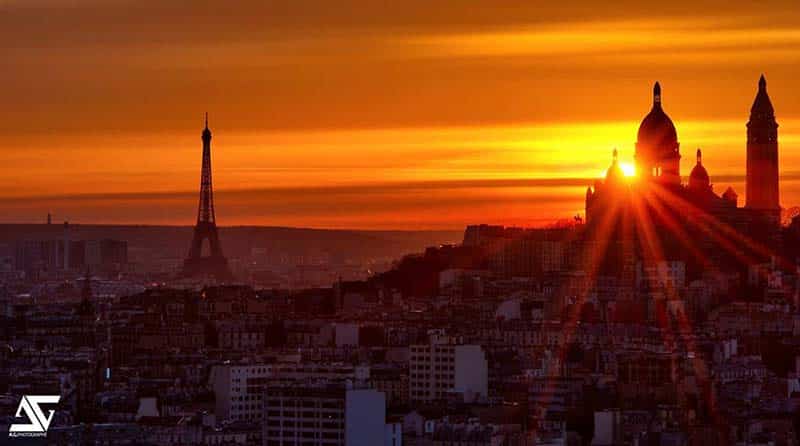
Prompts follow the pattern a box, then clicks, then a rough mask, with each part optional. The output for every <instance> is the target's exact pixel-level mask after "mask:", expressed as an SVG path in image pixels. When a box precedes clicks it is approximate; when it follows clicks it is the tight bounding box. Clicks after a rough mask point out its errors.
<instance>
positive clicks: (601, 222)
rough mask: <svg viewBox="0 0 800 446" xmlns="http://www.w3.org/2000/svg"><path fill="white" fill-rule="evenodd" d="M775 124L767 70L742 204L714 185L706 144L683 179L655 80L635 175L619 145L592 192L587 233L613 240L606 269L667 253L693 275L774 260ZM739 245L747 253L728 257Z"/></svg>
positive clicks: (755, 111)
mask: <svg viewBox="0 0 800 446" xmlns="http://www.w3.org/2000/svg"><path fill="white" fill-rule="evenodd" d="M777 127H778V124H777V123H776V122H775V115H774V110H773V107H772V103H771V101H770V99H769V96H768V95H767V83H766V80H765V79H764V77H763V76H762V77H761V79H760V80H759V84H758V93H757V94H756V98H755V101H754V102H753V106H752V108H751V111H750V120H749V122H748V123H747V204H746V206H745V207H738V203H737V200H738V196H737V194H736V192H734V191H733V189H732V188H730V187H729V188H727V189H726V190H725V192H724V193H723V194H722V195H718V194H717V193H716V192H715V191H714V190H713V184H712V183H711V177H710V176H709V173H708V170H707V168H708V166H707V165H706V164H705V163H704V162H703V158H702V152H701V150H700V149H697V153H696V157H697V160H696V164H695V166H694V168H693V169H692V171H691V173H690V175H689V178H688V182H687V183H683V182H682V178H681V172H680V159H681V153H680V143H679V142H678V133H677V130H676V128H675V125H674V123H673V122H672V119H670V117H669V116H668V115H667V114H666V112H665V111H664V108H663V105H662V95H661V86H660V85H659V83H657V82H656V84H655V86H654V88H653V105H652V108H651V110H650V112H649V113H648V114H647V115H646V116H645V117H644V119H643V120H642V122H641V124H640V126H639V131H638V134H637V142H636V152H635V155H634V160H635V165H636V177H635V178H633V179H630V180H628V179H626V178H625V177H624V173H623V171H622V168H621V162H620V161H619V159H618V153H617V151H616V149H615V150H614V152H613V156H612V162H611V166H610V167H609V168H608V171H607V172H606V175H605V178H604V179H600V180H597V181H596V182H595V184H594V186H593V187H589V188H588V189H587V191H586V208H585V210H586V222H587V239H590V240H603V241H604V242H608V246H609V249H608V253H607V254H606V256H605V257H606V258H605V259H604V261H605V262H606V263H607V265H603V269H604V271H603V272H605V273H609V272H611V273H616V274H617V275H618V276H620V277H622V276H624V275H625V274H624V272H623V271H625V270H629V269H630V268H629V266H625V265H624V263H625V261H626V260H629V259H631V258H633V257H634V256H635V257H636V258H637V259H646V258H648V257H649V258H658V257H661V258H664V259H667V260H679V261H683V262H684V263H685V264H686V270H687V271H686V275H687V280H691V279H696V278H698V277H699V275H700V274H701V273H702V271H703V270H705V269H708V265H709V263H710V264H712V265H715V266H717V267H722V268H723V269H734V270H741V269H744V268H746V266H747V265H746V264H747V263H752V262H763V261H766V260H768V257H769V254H768V253H767V251H770V250H771V251H773V252H774V251H775V250H777V249H778V247H779V246H780V231H781V228H780V205H779V201H778V198H779V195H778V155H777V150H778V142H777V138H778V136H777ZM676 235H677V236H676ZM648 238H649V240H647V239H648ZM654 242H655V243H654ZM733 248H736V249H740V250H741V255H738V256H730V255H727V256H726V255H725V252H729V251H731V249H733ZM700 259H703V260H707V261H708V262H706V263H705V264H703V263H702V260H700ZM628 279H631V278H630V277H628ZM623 280H625V278H624V277H623Z"/></svg>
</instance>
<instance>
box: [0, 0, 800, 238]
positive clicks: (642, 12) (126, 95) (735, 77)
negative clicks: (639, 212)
mask: <svg viewBox="0 0 800 446" xmlns="http://www.w3.org/2000/svg"><path fill="white" fill-rule="evenodd" d="M300 3H303V4H302V5H294V4H293V5H287V6H286V7H285V10H283V11H281V14H274V12H275V11H274V10H273V8H274V7H271V6H270V5H266V4H263V3H261V2H249V1H245V2H241V3H239V4H237V5H235V6H230V7H229V8H228V9H229V10H228V14H226V15H225V16H224V17H220V16H219V15H218V14H217V13H216V10H215V8H213V7H205V6H204V7H196V8H193V13H192V14H191V15H188V16H187V15H186V14H185V10H184V8H181V7H179V5H170V4H157V3H144V2H143V3H141V4H137V5H127V6H126V5H119V4H115V3H113V2H109V3H103V2H88V1H87V2H76V3H75V4H74V5H71V6H66V5H63V4H60V3H59V2H41V3H38V4H37V5H31V4H30V3H28V2H22V1H9V2H5V3H3V5H2V6H0V10H2V11H3V12H4V14H2V15H0V23H2V24H3V25H4V26H3V27H2V28H0V35H2V37H3V39H2V40H0V42H2V43H0V47H2V48H3V49H4V54H6V55H7V64H6V65H7V67H10V68H9V69H7V70H5V71H4V72H2V73H0V79H2V81H3V83H4V85H5V86H6V87H7V88H6V91H7V94H6V97H5V98H4V102H5V104H6V107H3V109H2V110H0V135H2V137H3V139H2V140H3V145H2V146H0V153H2V155H3V159H4V162H3V163H2V165H0V205H2V206H3V208H4V210H5V211H6V212H5V214H4V218H3V219H2V220H3V222H40V221H43V219H44V217H43V216H44V215H46V214H47V212H52V213H53V215H54V216H56V218H57V219H59V220H62V219H68V220H71V221H74V222H77V223H81V222H82V223H150V224H191V223H192V221H193V220H194V217H195V216H194V211H193V210H194V209H196V206H197V203H196V193H197V187H198V183H199V167H200V130H201V128H202V116H203V113H204V112H205V111H208V112H210V126H211V130H212V131H213V134H214V139H213V141H212V152H213V153H212V158H213V166H214V187H215V191H217V192H218V195H217V212H218V220H219V224H220V225H223V226H226V225H241V224H258V225H282V226H311V227H331V228H367V229H369V228H392V229H421V228H431V229H438V228H448V229H460V228H462V227H463V226H464V225H466V224H471V223H480V222H488V223H498V224H508V225H542V224H547V223H548V222H552V221H555V220H559V219H564V218H571V217H572V216H574V215H575V214H578V213H581V214H582V213H583V197H584V193H585V189H586V187H588V186H591V184H592V182H593V181H594V179H596V178H597V177H598V174H599V173H601V172H602V173H603V174H604V173H605V171H606V169H607V168H608V166H609V164H610V161H611V151H612V149H613V148H615V147H616V148H618V149H619V159H620V163H621V166H622V168H623V169H624V170H625V173H626V175H628V176H630V175H632V174H633V172H632V165H633V164H632V163H633V152H634V143H635V140H636V131H637V128H638V125H639V122H640V120H641V119H642V117H643V116H644V115H645V114H646V113H647V111H648V110H649V108H650V105H651V94H650V91H651V87H652V84H653V82H654V81H656V80H659V81H661V85H662V87H663V89H664V91H663V98H664V108H665V110H666V112H667V113H668V114H669V115H670V116H671V118H672V119H673V121H674V123H675V125H676V128H677V131H678V140H679V141H680V143H681V153H682V155H683V158H682V162H681V171H682V173H683V175H684V176H685V175H688V173H689V172H690V170H691V168H692V167H693V165H694V156H693V154H694V151H695V149H696V148H697V147H700V148H702V149H703V154H704V165H705V166H706V168H707V169H708V171H709V174H710V176H711V181H712V183H714V184H715V191H717V192H718V193H720V192H721V191H722V190H724V188H725V187H727V186H732V187H733V188H734V189H735V190H736V191H737V192H738V193H739V197H740V200H742V201H741V202H743V200H744V199H745V197H744V192H745V191H744V186H743V183H742V181H743V180H742V179H743V175H744V164H745V139H746V133H745V122H746V121H747V118H748V113H749V108H750V105H751V104H752V100H753V98H754V96H755V93H756V85H757V80H758V77H759V76H760V74H761V73H762V72H763V73H766V75H767V80H768V82H769V87H768V88H769V91H770V96H771V97H772V100H773V103H774V105H775V109H776V115H777V119H778V123H779V124H780V129H779V145H780V148H779V152H780V163H781V172H782V175H783V181H782V183H781V201H782V204H783V205H784V206H785V207H791V206H794V205H796V204H800V181H798V179H797V178H796V176H797V173H796V172H795V171H794V168H793V166H795V165H797V161H798V160H800V92H798V91H797V89H795V88H794V85H795V73H794V72H795V67H796V66H797V63H798V62H800V51H797V47H798V46H799V45H800V26H798V23H800V11H798V10H797V8H796V7H794V6H795V5H793V3H791V2H780V1H776V2H771V6H772V7H770V8H761V9H760V11H759V13H758V14H755V15H754V14H753V11H752V10H751V9H750V8H747V7H744V6H741V7H740V6H737V5H727V4H726V8H725V9H724V10H723V9H719V8H718V7H714V6H698V5H694V4H693V7H694V8H697V11H696V12H695V14H694V15H692V16H687V15H686V13H685V8H683V7H681V5H679V4H676V5H674V8H673V7H670V6H664V7H663V10H658V11H656V10H654V9H653V8H651V7H648V8H643V7H639V6H636V5H627V4H626V5H609V6H608V7H606V8H603V10H602V11H598V10H597V8H596V7H594V5H592V4H591V2H577V3H575V4H574V5H570V6H569V7H566V6H557V5H556V6H553V5H547V6H544V5H530V6H528V5H516V6H515V7H514V8H496V7H491V8H490V7H483V6H475V8H476V9H477V10H478V11H476V10H470V11H466V8H464V7H463V5H460V4H459V3H458V2H451V1H447V0H442V1H439V0H436V1H434V2H433V3H430V2H426V3H425V4H421V3H420V4H415V3H414V2H404V3H403V4H398V5H391V6H387V7H386V8H387V9H388V10H387V9H380V8H378V9H376V8H375V7H374V5H371V4H370V3H369V2H361V1H354V2H352V5H343V6H342V7H341V8H337V9H336V10H331V9H330V8H325V7H324V4H323V3H322V2H317V1H315V0H308V1H307V2H300ZM678 3H680V2H678ZM131 8H133V9H134V11H131ZM476 12H478V13H477V14H476ZM141 17H151V18H152V20H151V21H148V22H147V23H143V22H142V21H141V19H140V18H141ZM43 18H46V19H47V20H44V21H43ZM44 22H47V23H48V26H42V25H41V24H42V23H44ZM267 25H268V26H267ZM76 30H81V31H80V32H79V31H76ZM23 31H24V32H23ZM698 35H702V38H700V37H698ZM145 37H146V38H145ZM53 72H58V73H59V76H51V75H50V73H53ZM584 180H586V181H584ZM741 202H740V204H741Z"/></svg>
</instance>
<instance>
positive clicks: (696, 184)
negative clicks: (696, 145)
mask: <svg viewBox="0 0 800 446" xmlns="http://www.w3.org/2000/svg"><path fill="white" fill-rule="evenodd" d="M702 156H703V155H702V153H701V152H700V149H697V164H695V166H694V169H692V173H691V174H690V175H689V188H690V189H708V188H709V187H711V181H710V179H709V177H708V171H706V168H705V167H703V161H702Z"/></svg>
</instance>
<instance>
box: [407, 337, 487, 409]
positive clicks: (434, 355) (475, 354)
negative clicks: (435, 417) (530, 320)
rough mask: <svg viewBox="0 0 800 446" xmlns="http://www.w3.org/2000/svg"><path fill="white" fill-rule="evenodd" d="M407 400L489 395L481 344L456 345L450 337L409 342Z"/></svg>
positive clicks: (468, 398)
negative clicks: (424, 341) (425, 341)
mask: <svg viewBox="0 0 800 446" xmlns="http://www.w3.org/2000/svg"><path fill="white" fill-rule="evenodd" d="M410 350H411V359H410V361H409V369H410V370H409V376H410V378H409V399H410V400H411V401H412V402H432V401H439V400H447V399H450V398H452V397H454V396H457V397H458V398H459V399H461V400H462V401H464V402H473V401H479V400H482V399H485V398H486V397H487V396H488V362H487V360H486V353H485V352H484V351H483V348H482V347H481V346H480V345H459V344H457V343H455V342H454V340H452V339H447V338H445V339H435V338H434V339H432V341H431V342H430V343H428V344H416V345H411V347H410Z"/></svg>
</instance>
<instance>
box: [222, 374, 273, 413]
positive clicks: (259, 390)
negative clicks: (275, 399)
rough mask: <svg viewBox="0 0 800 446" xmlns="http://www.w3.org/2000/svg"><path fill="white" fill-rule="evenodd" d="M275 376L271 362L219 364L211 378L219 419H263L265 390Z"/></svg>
mask: <svg viewBox="0 0 800 446" xmlns="http://www.w3.org/2000/svg"><path fill="white" fill-rule="evenodd" d="M271 375H272V365H271V364H253V365H243V364H222V365H215V366H214V367H213V368H212V369H211V376H210V377H209V381H210V384H211V387H212V388H213V390H214V396H215V399H216V403H215V407H214V414H215V415H216V418H217V422H222V421H225V420H260V419H261V417H262V412H263V406H262V404H263V398H264V389H265V386H266V384H267V381H268V379H269V377H270V376H271Z"/></svg>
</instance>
